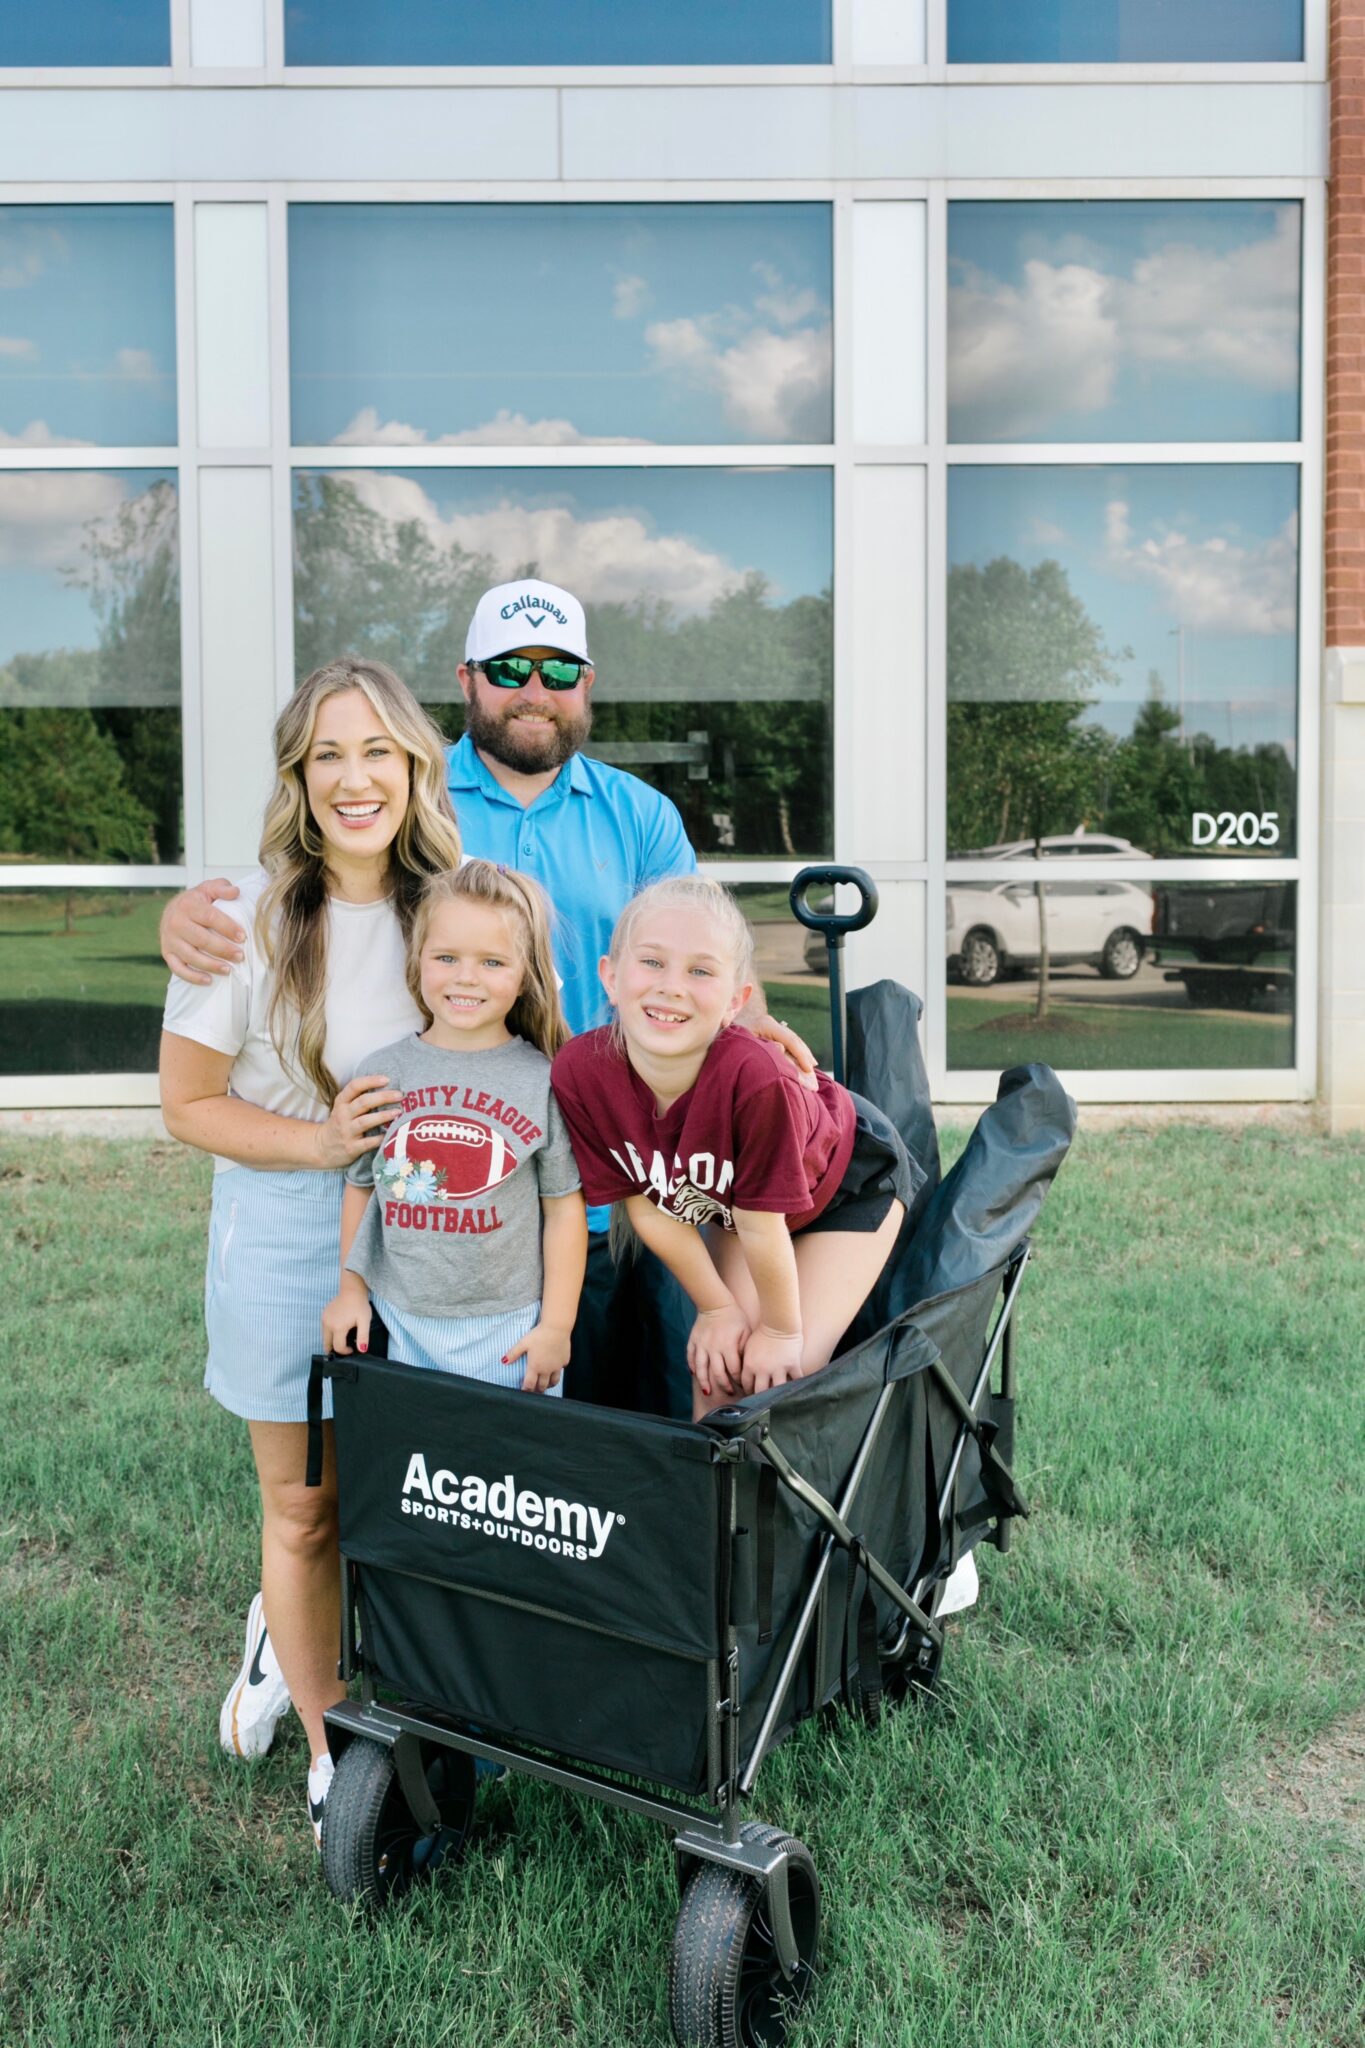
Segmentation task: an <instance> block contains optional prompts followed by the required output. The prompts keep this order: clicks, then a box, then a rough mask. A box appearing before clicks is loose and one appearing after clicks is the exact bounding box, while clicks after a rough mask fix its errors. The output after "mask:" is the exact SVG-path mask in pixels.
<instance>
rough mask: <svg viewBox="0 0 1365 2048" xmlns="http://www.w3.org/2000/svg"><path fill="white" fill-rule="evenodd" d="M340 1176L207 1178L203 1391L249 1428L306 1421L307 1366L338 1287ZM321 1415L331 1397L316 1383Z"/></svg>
mask: <svg viewBox="0 0 1365 2048" xmlns="http://www.w3.org/2000/svg"><path fill="white" fill-rule="evenodd" d="M343 1179H344V1176H343V1175H342V1174H341V1173H340V1172H336V1173H331V1172H317V1171H308V1170H306V1169H304V1170H300V1171H297V1172H292V1173H262V1172H258V1171H257V1169H256V1168H255V1167H251V1166H233V1167H230V1168H229V1169H228V1170H227V1171H226V1172H224V1173H216V1174H215V1175H214V1177H213V1209H212V1215H211V1220H210V1223H209V1260H208V1271H207V1273H206V1275H205V1278H204V1323H205V1326H206V1328H207V1330H208V1339H209V1356H208V1364H207V1366H206V1367H205V1369H204V1385H205V1386H206V1387H207V1388H208V1390H209V1392H210V1393H211V1394H212V1395H213V1398H214V1400H215V1401H220V1402H221V1403H222V1405H223V1406H224V1408H226V1409H227V1410H228V1411H229V1413H230V1414H232V1415H242V1416H245V1417H246V1419H247V1420H248V1421H250V1422H306V1421H307V1420H308V1362H309V1360H310V1359H311V1358H312V1356H313V1353H314V1352H315V1351H321V1349H322V1311H323V1310H324V1308H326V1306H327V1304H328V1302H329V1301H330V1300H331V1299H332V1297H333V1295H334V1294H335V1293H336V1291H337V1288H338V1287H339V1285H340V1283H341V1262H340V1244H341V1189H342V1183H343ZM323 1397H324V1407H323V1412H324V1414H326V1415H330V1414H331V1412H332V1389H331V1386H330V1384H329V1383H328V1382H326V1381H324V1382H323Z"/></svg>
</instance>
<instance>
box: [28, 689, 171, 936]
mask: <svg viewBox="0 0 1365 2048" xmlns="http://www.w3.org/2000/svg"><path fill="white" fill-rule="evenodd" d="M5 727H6V730H5V746H4V751H3V753H2V754H0V846H2V847H3V848H4V850H5V851H6V852H10V851H13V852H18V853H26V854H29V855H32V856H35V857H36V858H37V859H39V860H49V861H61V862H64V863H71V864H74V863H75V862H78V861H84V862H89V861H114V860H131V861H148V860H151V859H152V857H153V845H152V819H151V814H150V813H149V812H148V811H147V809H146V807H145V806H144V805H143V804H141V803H139V802H138V800H137V798H136V797H135V796H134V795H133V793H132V792H131V790H130V789H129V788H128V787H127V785H126V783H125V782H124V779H123V772H122V764H121V762H120V760H119V756H118V751H117V749H116V748H115V746H114V744H113V742H112V740H110V739H109V738H108V736H107V735H106V734H104V733H102V732H100V730H99V729H98V727H97V726H96V723H95V714H94V713H93V712H90V711H83V710H79V709H71V710H57V709H53V708H52V707H51V706H42V707H40V708H37V709H34V710H31V711H11V712H9V713H8V714H7V715H6V719H5ZM73 928H74V927H73V923H72V892H71V891H70V890H68V891H67V894H66V929H67V931H68V932H69V931H71V930H72V929H73Z"/></svg>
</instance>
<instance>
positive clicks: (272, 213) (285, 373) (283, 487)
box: [266, 0, 392, 710]
mask: <svg viewBox="0 0 1365 2048" xmlns="http://www.w3.org/2000/svg"><path fill="white" fill-rule="evenodd" d="M271 4H272V9H273V7H274V6H275V5H276V4H278V5H280V6H281V7H282V6H283V0H271ZM282 22H283V15H282V14H281V23H282ZM280 32H281V35H283V27H281V31H280ZM266 208H267V213H266V223H267V226H266V233H267V240H268V245H269V260H270V504H271V522H272V528H273V531H272V534H271V560H272V562H273V563H274V578H275V587H274V590H273V592H272V597H273V602H274V617H275V702H276V704H277V705H278V707H279V708H280V710H283V709H284V706H285V705H286V704H287V703H288V701H289V699H290V697H291V696H292V695H293V691H294V684H295V681H296V678H295V675H294V469H295V465H296V464H297V466H298V467H299V468H300V469H303V468H307V467H308V466H309V465H308V464H307V463H304V462H300V461H299V460H298V457H297V456H296V455H295V453H294V451H293V450H292V449H291V447H290V445H289V407H290V393H289V201H288V199H287V197H286V195H285V193H284V192H283V191H282V190H281V189H280V188H279V187H278V186H275V187H272V188H271V190H270V192H269V194H268V197H267V200H266ZM390 452H391V453H392V451H390ZM335 454H336V451H335V450H333V459H335ZM375 466H376V467H378V466H379V465H375ZM343 651H344V650H343V649H340V648H338V650H337V652H338V653H341V652H343Z"/></svg>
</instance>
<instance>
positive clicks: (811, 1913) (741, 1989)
mask: <svg viewBox="0 0 1365 2048" xmlns="http://www.w3.org/2000/svg"><path fill="white" fill-rule="evenodd" d="M740 1833H741V1835H742V1836H743V1839H744V1840H745V1841H746V1842H761V1843H763V1844H764V1846H765V1847H771V1848H778V1847H781V1848H785V1849H786V1850H787V1852H788V1863H787V1873H788V1875H787V1886H788V1896H789V1898H790V1901H791V1918H792V1930H793V1932H794V1934H795V1936H796V1947H797V1955H798V1962H797V1969H796V1975H795V1976H794V1977H791V1978H789V1977H787V1976H786V1975H784V1973H783V1969H782V1965H781V1963H780V1962H779V1961H778V1955H777V1944H776V1941H775V1940H774V1938H773V1930H772V1927H771V1925H770V1923H769V1918H768V1903H767V1893H766V1889H765V1887H764V1885H763V1884H762V1882H761V1881H760V1880H759V1879H757V1878H750V1877H744V1876H742V1875H741V1873H740V1872H739V1871H737V1870H726V1869H723V1868H722V1867H721V1865H720V1864H718V1863H702V1862H699V1863H698V1864H697V1866H696V1868H695V1869H694V1870H693V1872H692V1875H691V1877H690V1878H689V1879H688V1881H687V1889H686V1891H685V1892H684V1893H683V1902H682V1910H681V1912H680V1913H679V1914H678V1924H677V1929H676V1931H675V1933H674V1936H673V1954H672V1957H671V1959H670V1962H669V1968H668V2016H669V2019H670V2020H671V2022H672V2025H673V2038H674V2040H675V2041H677V2042H678V2043H679V2048H781V2044H782V2043H783V2042H784V2041H785V2040H786V2038H787V2028H788V2026H789V2025H790V2023H791V2019H792V2017H793V2015H794V2013H795V2012H796V2009H797V2007H798V2006H799V2005H800V2004H801V2002H802V2001H803V1999H804V1998H805V1997H806V1995H807V1993H808V1992H809V1991H810V1988H811V1985H812V1983H813V1981H814V1977H815V1967H816V1961H817V1957H818V1952H819V1945H820V1880H819V1878H818V1877H817V1876H816V1874H815V1864H814V1862H813V1860H812V1858H811V1854H810V1851H809V1849H807V1848H806V1846H805V1844H804V1843H803V1842H798V1841H796V1840H795V1839H794V1838H793V1837H792V1836H791V1835H785V1834H783V1832H782V1831H781V1829H780V1828H770V1827H764V1826H763V1825H762V1824H761V1823H760V1822H758V1821H746V1822H745V1824H744V1826H743V1828H742V1829H741V1830H740Z"/></svg>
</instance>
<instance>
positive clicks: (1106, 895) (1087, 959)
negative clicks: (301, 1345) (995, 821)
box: [948, 832, 1152, 988]
mask: <svg viewBox="0 0 1365 2048" xmlns="http://www.w3.org/2000/svg"><path fill="white" fill-rule="evenodd" d="M1042 851H1043V855H1044V857H1045V858H1049V857H1050V858H1056V857H1058V856H1065V855H1067V854H1070V855H1072V856H1073V857H1074V856H1076V855H1081V856H1084V857H1085V858H1088V859H1091V860H1094V859H1096V858H1100V859H1104V858H1109V859H1114V860H1145V859H1147V858H1148V856H1147V855H1146V854H1144V853H1143V851H1142V849H1141V848H1140V847H1137V846H1133V845H1132V844H1131V843H1130V842H1129V841H1128V840H1126V839H1114V838H1111V837H1109V836H1108V835H1107V834H1105V833H1101V832H1093V833H1092V832H1075V833H1072V834H1071V835H1070V836H1069V837H1065V838H1062V837H1058V838H1054V839H1044V841H1043V842H1042ZM1032 852H1033V841H1032V840H1031V839H1022V840H1015V841H1013V842H1011V843H1010V844H1009V845H1004V846H987V847H983V848H982V849H981V852H980V854H979V855H977V856H975V857H976V858H981V859H988V860H1020V859H1027V858H1028V857H1029V855H1030V854H1031V853H1032ZM1043 886H1044V893H1045V901H1046V905H1047V944H1048V959H1049V962H1050V964H1051V965H1052V966H1053V967H1074V966H1077V965H1084V966H1088V967H1097V968H1098V969H1099V971H1100V973H1101V974H1103V975H1104V976H1105V977H1106V978H1107V979H1108V980H1111V981H1127V980H1129V979H1130V978H1131V976H1133V975H1134V974H1136V973H1137V971H1138V968H1139V967H1140V966H1141V965H1142V957H1143V954H1144V953H1145V951H1146V949H1147V934H1148V933H1149V932H1150V931H1151V928H1152V897H1151V891H1150V890H1149V889H1144V888H1141V887H1139V886H1138V884H1137V883H1136V882H1121V881H1119V880H1118V879H1117V878H1115V880H1113V881H1112V882H1110V881H1101V882H1052V881H1049V882H1046V883H1045V884H1044V885H1043ZM1038 956H1039V946H1038V896H1037V891H1036V889H1035V886H1034V884H1033V883H1032V882H953V883H951V884H950V885H949V889H948V968H949V972H950V973H955V974H956V976H957V978H958V979H959V980H960V981H964V982H966V983H967V984H968V986H969V987H971V988H989V986H990V984H991V983H992V982H993V981H996V980H998V979H999V977H1000V976H1001V975H1002V974H1005V973H1008V971H1009V970H1010V969H1011V968H1012V967H1018V968H1028V967H1036V966H1037V964H1038Z"/></svg>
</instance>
